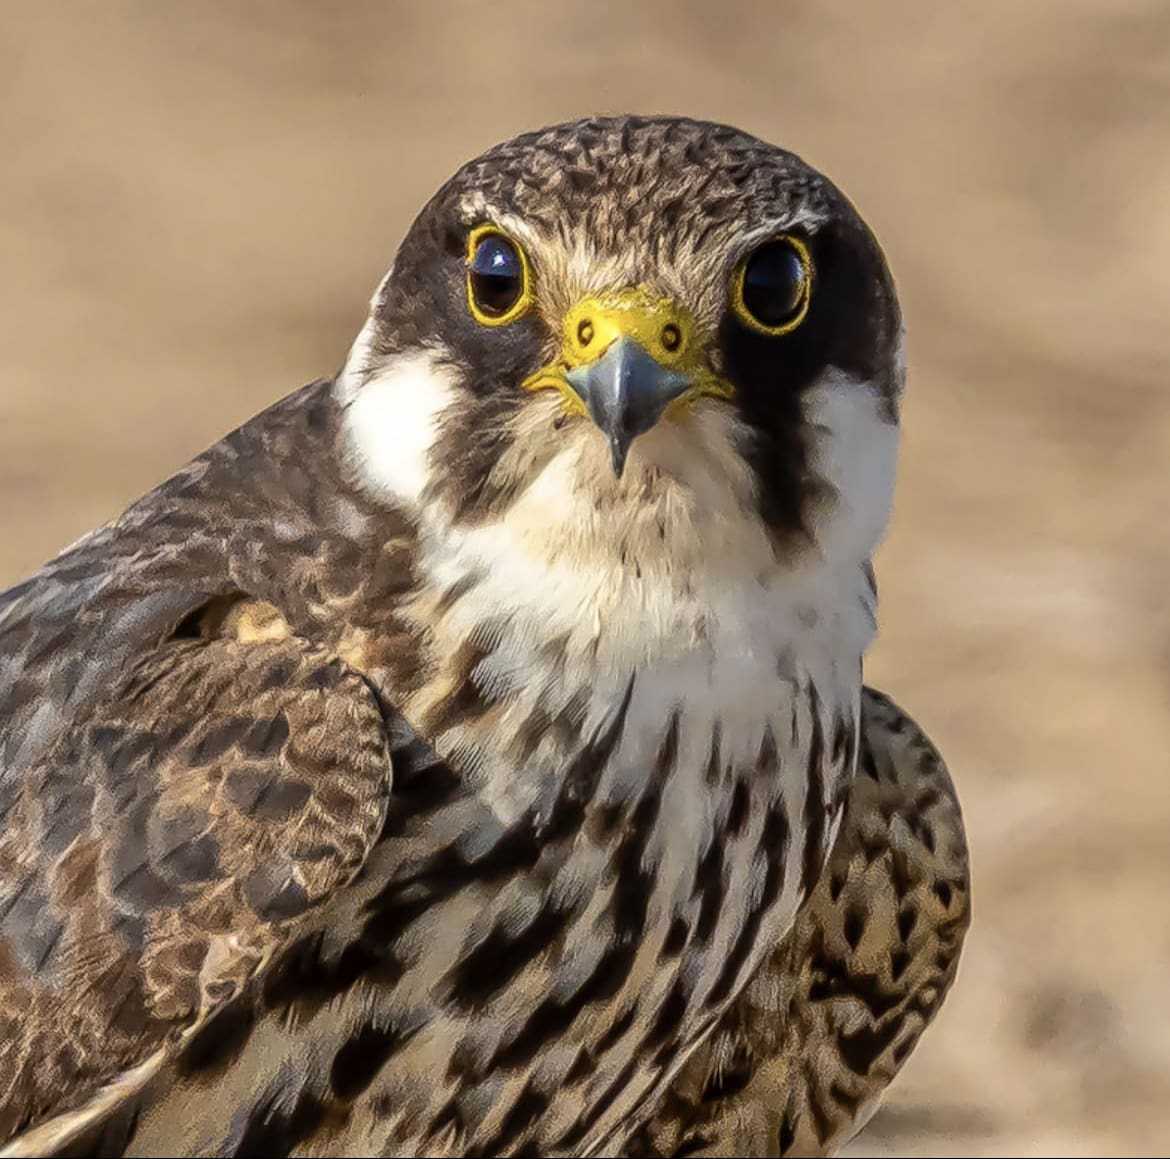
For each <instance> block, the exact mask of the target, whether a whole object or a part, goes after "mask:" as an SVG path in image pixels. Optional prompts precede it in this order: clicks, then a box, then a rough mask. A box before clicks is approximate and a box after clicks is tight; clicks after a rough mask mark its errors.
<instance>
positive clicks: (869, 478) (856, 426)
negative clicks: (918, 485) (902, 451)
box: [805, 374, 899, 563]
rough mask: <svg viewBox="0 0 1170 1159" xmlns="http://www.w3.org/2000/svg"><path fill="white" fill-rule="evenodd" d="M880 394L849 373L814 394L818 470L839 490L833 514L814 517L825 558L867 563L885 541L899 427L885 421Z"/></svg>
mask: <svg viewBox="0 0 1170 1159" xmlns="http://www.w3.org/2000/svg"><path fill="white" fill-rule="evenodd" d="M882 411H883V402H882V399H881V397H880V396H879V394H878V392H877V391H876V390H875V389H874V388H873V387H871V386H870V385H869V384H867V383H865V382H859V381H858V380H856V379H853V378H848V377H846V376H844V375H840V374H838V375H832V376H829V377H826V378H825V379H823V380H822V381H821V382H820V383H818V384H817V385H816V386H815V387H813V389H812V390H811V391H810V392H809V394H808V396H807V401H806V403H805V418H806V420H807V421H808V423H809V424H810V426H811V429H812V435H813V437H812V448H811V450H812V464H811V465H812V467H813V470H814V471H815V472H816V473H817V474H818V475H819V476H820V477H821V478H822V479H824V480H825V481H826V482H827V483H829V484H831V485H832V486H833V487H834V488H835V489H836V491H837V499H836V502H835V503H834V504H833V506H832V507H831V509H830V510H829V511H828V512H818V513H816V515H815V516H814V528H813V530H814V535H815V538H816V540H817V542H818V544H819V545H820V548H821V550H822V552H823V553H824V556H825V558H826V559H829V560H835V561H838V562H841V563H848V562H861V561H863V560H865V559H867V558H868V557H869V556H870V555H871V554H872V553H873V552H874V550H875V549H876V548H877V546H878V544H879V543H880V542H881V539H882V536H883V535H884V534H885V531H886V526H887V524H888V523H889V520H890V515H891V511H892V507H893V499H894V480H895V475H896V470H897V458H898V433H899V432H898V424H897V423H896V422H890V421H889V420H888V419H886V418H885V417H883V414H882Z"/></svg>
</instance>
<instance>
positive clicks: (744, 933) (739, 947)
mask: <svg viewBox="0 0 1170 1159" xmlns="http://www.w3.org/2000/svg"><path fill="white" fill-rule="evenodd" d="M788 840H789V825H788V814H787V810H786V809H785V807H784V800H783V798H780V799H779V800H777V801H776V802H775V804H774V805H773V806H772V807H771V809H769V810H768V816H767V819H766V820H765V822H764V830H763V833H762V834H761V836H760V844H759V847H758V849H757V851H756V858H757V861H758V862H759V863H761V864H764V865H766V867H767V868H766V869H765V871H764V887H763V889H762V890H761V891H760V898H759V901H757V902H756V904H755V905H754V906H753V907H752V909H751V911H750V912H749V913H748V916H747V919H746V920H745V922H744V924H743V928H742V929H741V930H740V932H739V934H738V935H737V937H736V939H735V944H734V945H733V946H732V948H731V953H730V954H728V956H727V961H726V962H725V963H724V965H723V969H722V970H721V971H720V973H719V978H718V979H717V981H716V982H715V985H714V986H713V987H712V988H711V992H710V994H708V995H707V1006H708V1007H712V1006H718V1005H719V1004H720V1003H722V1002H724V1001H726V999H727V998H728V996H729V995H730V994H731V992H732V989H733V987H734V986H735V983H736V980H737V979H738V978H739V975H740V972H741V971H742V969H743V966H744V963H745V962H746V961H747V959H748V957H749V956H750V955H751V952H752V949H753V948H754V947H755V944H756V940H757V938H758V936H759V930H760V923H761V922H762V921H763V919H764V914H766V913H767V912H768V910H769V909H771V908H772V906H773V905H775V904H776V901H777V899H778V898H779V897H780V891H781V889H782V888H783V886H784V865H785V863H786V861H787V859H788Z"/></svg>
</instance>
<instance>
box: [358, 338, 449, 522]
mask: <svg viewBox="0 0 1170 1159" xmlns="http://www.w3.org/2000/svg"><path fill="white" fill-rule="evenodd" d="M364 333H365V332H364V331H363V334H364ZM362 343H363V339H362V338H361V337H359V339H358V342H357V343H355V344H354V349H355V353H357V354H358V356H359V357H364V356H365V353H366V351H365V347H364V346H362ZM359 346H362V349H359ZM352 361H353V356H351V362H352ZM337 391H338V398H339V401H340V402H341V404H342V406H343V407H344V408H345V417H344V419H343V423H344V427H345V434H346V443H347V448H348V452H349V454H350V456H351V457H352V461H353V465H354V467H355V468H356V470H357V474H358V477H359V479H360V480H361V482H363V483H364V484H365V485H366V486H367V487H368V488H369V489H370V490H371V491H372V492H373V493H374V494H376V495H378V496H380V497H381V498H382V499H384V500H386V501H388V502H390V503H393V504H396V505H398V506H399V507H401V508H402V509H404V510H406V511H413V510H414V509H415V508H416V507H417V506H418V503H419V500H420V499H421V497H422V493H423V490H424V489H425V487H426V484H427V482H428V480H429V479H430V477H431V469H430V454H431V448H432V446H433V445H434V441H435V435H436V432H437V425H438V419H439V416H440V415H442V413H443V412H444V411H445V410H446V409H447V407H448V406H450V405H451V402H452V400H453V399H454V397H455V377H454V372H453V371H451V370H449V369H447V368H445V367H444V366H442V364H441V363H440V362H439V358H438V355H437V354H436V353H435V352H434V351H422V352H419V353H412V354H401V355H395V356H393V357H391V358H389V359H387V360H386V362H385V363H384V365H382V366H381V367H379V368H378V369H375V370H373V371H372V372H369V373H367V374H365V376H364V378H363V380H362V381H360V383H359V382H358V381H356V378H355V377H354V376H353V375H351V373H350V370H349V367H348V366H347V368H346V371H345V372H343V373H342V375H341V377H340V378H339V379H338V384H337Z"/></svg>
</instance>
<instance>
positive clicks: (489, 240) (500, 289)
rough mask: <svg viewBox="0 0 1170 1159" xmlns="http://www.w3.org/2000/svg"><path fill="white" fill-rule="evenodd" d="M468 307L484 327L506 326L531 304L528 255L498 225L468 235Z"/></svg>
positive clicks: (486, 226) (478, 227) (479, 227)
mask: <svg viewBox="0 0 1170 1159" xmlns="http://www.w3.org/2000/svg"><path fill="white" fill-rule="evenodd" d="M467 305H468V308H469V309H470V310H471V314H472V317H474V318H475V320H476V321H477V322H478V323H480V325H482V326H507V325H508V323H510V322H515V321H516V319H517V318H519V317H521V316H522V315H523V314H526V313H527V312H528V310H529V308H530V307H531V305H532V271H531V269H530V268H529V265H528V255H527V254H525V252H524V250H523V248H522V247H521V246H520V244H519V243H518V242H517V241H515V240H514V239H513V238H511V237H509V236H508V235H507V234H506V233H505V232H504V231H503V230H502V229H499V228H498V227H497V226H494V225H480V226H477V227H476V228H475V229H473V230H472V231H471V233H470V235H469V236H468V239H467Z"/></svg>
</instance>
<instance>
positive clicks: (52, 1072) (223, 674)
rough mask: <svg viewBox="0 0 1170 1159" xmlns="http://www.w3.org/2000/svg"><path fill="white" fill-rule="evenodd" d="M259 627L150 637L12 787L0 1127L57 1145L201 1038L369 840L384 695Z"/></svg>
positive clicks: (249, 621) (3, 853) (0, 1131)
mask: <svg viewBox="0 0 1170 1159" xmlns="http://www.w3.org/2000/svg"><path fill="white" fill-rule="evenodd" d="M264 624H265V621H264V619H263V617H259V616H256V615H253V616H252V617H250V618H245V617H240V618H239V620H238V622H237V624H236V630H235V631H234V632H231V633H228V634H223V635H219V636H216V637H214V638H210V639H203V638H195V639H176V640H171V641H168V642H167V643H166V644H164V645H163V646H160V647H158V648H156V649H153V650H150V651H148V652H146V653H144V654H143V655H142V656H140V657H139V658H138V660H137V661H136V662H135V663H133V664H132V665H130V667H129V669H128V672H127V674H126V677H125V679H124V681H122V682H121V683H119V684H118V685H117V686H116V687H113V688H111V689H110V690H109V691H108V694H107V695H105V696H104V697H99V698H98V700H97V702H96V703H95V704H94V705H93V707H92V708H91V709H89V710H88V711H87V712H85V713H84V714H82V715H80V716H79V717H78V718H77V719H75V720H74V721H73V722H72V723H71V724H70V725H69V726H68V727H67V728H64V729H63V730H61V732H60V734H59V736H58V738H57V740H56V742H55V743H54V744H53V745H52V746H51V747H50V748H49V749H48V750H47V751H46V752H45V753H44V754H43V755H42V756H41V757H40V759H38V760H37V761H36V763H35V764H34V765H33V766H32V767H31V768H30V769H28V770H27V772H26V773H25V775H23V776H22V777H20V778H19V779H16V778H10V779H8V780H7V781H5V782H3V783H0V787H2V788H3V789H4V801H3V813H4V827H3V831H2V833H0V1139H4V1138H9V1139H11V1138H12V1137H13V1136H14V1134H17V1133H19V1132H22V1131H26V1130H27V1129H29V1128H35V1127H36V1126H37V1125H38V1124H41V1126H42V1129H41V1132H40V1133H39V1134H36V1135H35V1136H32V1135H28V1136H25V1138H24V1139H23V1140H22V1142H21V1146H24V1147H27V1146H33V1145H34V1143H35V1144H36V1146H40V1147H47V1146H48V1145H49V1144H50V1143H51V1142H52V1141H53V1140H54V1139H55V1138H56V1137H57V1136H56V1135H55V1134H54V1132H58V1131H73V1130H75V1129H76V1128H77V1126H78V1123H79V1122H80V1121H81V1120H83V1119H84V1118H85V1116H86V1114H87V1113H88V1112H92V1113H93V1114H96V1115H100V1114H104V1113H106V1112H107V1111H108V1108H107V1107H105V1105H104V1102H103V1100H104V1101H105V1102H108V1101H109V1100H110V1098H112V1097H113V1096H112V1095H111V1094H110V1092H111V1091H117V1090H119V1089H122V1088H131V1087H133V1086H134V1085H135V1084H136V1083H140V1082H145V1081H146V1080H147V1079H148V1078H149V1077H150V1072H151V1070H152V1068H155V1067H157V1066H158V1065H161V1063H162V1062H163V1061H165V1060H166V1059H167V1058H169V1057H172V1056H173V1055H174V1054H175V1053H176V1052H177V1051H181V1050H198V1049H200V1045H199V1034H200V1028H201V1027H202V1026H204V1024H206V1023H207V1022H208V1020H209V1019H210V1017H211V1015H213V1014H214V1013H215V1012H216V1011H217V1010H218V1009H220V1008H222V1007H223V1005H224V1004H225V1003H227V1002H229V1001H230V1000H231V998H232V997H233V996H234V995H236V994H238V993H239V992H240V991H241V990H242V989H243V988H244V987H245V986H246V985H247V983H248V981H249V980H250V979H251V978H252V977H253V976H255V975H256V973H257V972H258V971H259V970H261V969H262V968H263V967H264V965H265V964H266V963H267V962H268V961H270V960H271V957H272V955H273V954H274V953H276V952H278V951H279V949H280V948H281V947H282V946H283V945H284V944H286V942H287V941H288V940H289V939H290V938H291V937H293V936H295V934H296V932H297V931H298V930H300V929H301V928H302V927H303V924H304V923H305V922H306V921H309V920H311V918H312V915H313V913H314V911H315V910H319V909H320V907H322V906H323V905H324V904H325V903H327V902H328V900H329V899H330V898H331V897H332V896H334V895H335V894H336V891H337V890H339V889H340V888H342V887H343V886H344V885H345V884H346V882H347V881H349V880H351V879H352V878H353V877H354V876H355V875H356V874H357V873H358V871H359V870H360V868H361V866H362V865H363V863H364V861H365V859H366V857H367V855H368V853H369V851H370V850H371V848H372V847H373V845H374V843H375V842H376V841H377V839H378V835H379V833H380V830H381V828H382V825H383V821H384V818H385V815H386V809H387V803H388V800H389V795H390V789H391V758H390V753H389V741H388V731H387V730H388V724H387V719H386V715H385V713H384V710H383V707H382V705H381V703H380V699H379V697H378V695H377V694H376V693H375V691H374V690H373V689H372V687H371V686H370V685H369V684H368V683H367V681H366V680H365V679H364V678H363V677H362V675H361V674H359V673H357V672H355V671H353V670H352V669H350V668H348V667H347V666H346V665H345V664H344V663H343V662H342V661H341V660H339V659H338V658H337V657H335V656H333V655H331V654H330V653H329V652H327V651H325V650H324V649H322V648H320V647H318V646H316V645H314V644H312V643H311V642H309V641H306V640H304V639H302V638H299V637H297V636H294V635H291V634H289V633H287V632H284V631H281V630H280V629H279V627H278V626H274V625H273V624H272V623H271V622H269V623H268V624H267V627H268V632H267V635H265V634H264V632H263V631H261V630H260V628H262V627H263V626H264ZM245 625H250V627H245ZM99 1104H100V1105H99ZM61 1116H65V1117H64V1118H61ZM79 1117H80V1118H79ZM42 1136H43V1137H42ZM5 1153H7V1152H5ZM14 1153H22V1154H23V1153H44V1151H36V1150H35V1149H34V1151H31V1152H26V1151H19V1152H14Z"/></svg>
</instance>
